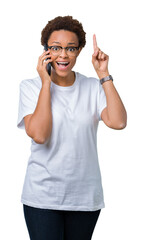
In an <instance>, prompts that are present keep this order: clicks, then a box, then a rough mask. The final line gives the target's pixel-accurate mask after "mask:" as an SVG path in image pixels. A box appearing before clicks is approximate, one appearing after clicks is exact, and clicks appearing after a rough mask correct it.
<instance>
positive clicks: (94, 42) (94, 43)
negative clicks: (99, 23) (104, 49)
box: [93, 34, 98, 51]
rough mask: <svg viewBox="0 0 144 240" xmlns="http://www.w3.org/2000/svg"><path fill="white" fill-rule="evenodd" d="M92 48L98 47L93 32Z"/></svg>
mask: <svg viewBox="0 0 144 240" xmlns="http://www.w3.org/2000/svg"><path fill="white" fill-rule="evenodd" d="M93 48H94V51H95V50H97V48H98V46H97V41H96V35H95V34H94V35H93Z"/></svg>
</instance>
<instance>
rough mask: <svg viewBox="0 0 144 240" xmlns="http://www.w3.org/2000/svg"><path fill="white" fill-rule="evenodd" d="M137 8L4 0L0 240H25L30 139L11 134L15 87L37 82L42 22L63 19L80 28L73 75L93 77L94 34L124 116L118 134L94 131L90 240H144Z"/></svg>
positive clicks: (143, 51)
mask: <svg viewBox="0 0 144 240" xmlns="http://www.w3.org/2000/svg"><path fill="white" fill-rule="evenodd" d="M142 4H143V2H142V1H140V0H137V1H132V0H131V1H130V0H127V1H124V0H121V1H115V0H109V1H107V0H101V1H97V0H94V1H93V0H89V1H85V2H83V1H81V2H80V1H74V0H73V1H66V0H61V1H58V0H55V1H44V0H41V1H33V0H32V1H30V0H29V1H28V0H25V1H18V0H13V1H10V0H9V1H5V2H3V3H1V4H0V33H1V36H0V41H1V43H0V75H1V76H0V78H1V79H0V81H1V84H0V112H1V117H0V146H1V150H0V159H1V160H0V161H1V162H0V163H1V164H0V221H1V223H0V226H1V230H0V239H4V240H5V239H6V240H7V239H15V240H19V239H21V240H28V239H29V237H28V233H27V229H26V226H25V222H24V217H23V211H22V204H21V202H20V197H21V191H22V186H23V181H24V176H25V171H26V166H27V161H28V157H29V155H30V143H31V140H30V138H29V137H28V136H27V135H26V133H25V131H24V130H20V129H18V128H17V127H16V123H17V114H18V100H19V83H20V82H21V80H23V79H27V78H33V77H35V76H37V75H38V73H37V71H36V66H37V61H38V57H39V56H40V55H41V54H42V52H43V47H42V46H41V44H40V37H41V31H42V29H43V28H44V26H45V25H46V24H47V22H48V21H49V20H51V19H52V18H54V17H56V16H65V15H72V16H73V17H74V18H77V19H78V20H79V21H80V22H82V24H83V27H84V30H85V31H86V33H87V35H86V40H87V44H86V46H85V48H84V49H83V50H82V52H81V54H80V56H79V58H78V60H77V64H76V66H75V67H74V70H75V71H79V72H81V73H82V74H85V75H87V76H93V77H97V75H96V73H95V71H94V69H93V66H92V63H91V56H92V53H93V42H92V36H93V34H94V33H95V34H96V37H97V42H98V46H99V47H100V48H101V50H102V51H103V52H105V53H106V54H108V55H109V72H110V74H111V75H112V76H113V78H114V85H115V87H116V89H117V91H118V93H119V95H120V97H121V98H122V101H123V103H124V105H125V107H126V110H127V114H128V123H127V127H126V128H125V129H124V130H113V129H110V128H108V127H106V126H105V125H104V123H103V122H100V124H99V129H98V153H99V162H100V168H101V173H102V181H103V188H104V197H105V205H106V207H105V208H104V209H103V210H102V212H101V215H100V218H99V220H98V223H97V226H96V228H95V230H94V233H93V238H92V239H93V240H95V239H98V240H104V239H111V240H115V239H117V240H122V239H123V240H128V239H131V240H136V239H138V240H143V239H144V232H143V216H144V204H143V203H144V193H143V189H144V186H143V185H144V176H143V172H144V168H143V167H144V163H143V161H144V154H143V142H144V141H143V134H144V127H143V122H144V114H143V103H144V93H143V87H144V83H143V82H144V71H143V69H144V68H143V64H144V57H143V56H144V47H143V43H144V35H143V22H144V17H143V6H142Z"/></svg>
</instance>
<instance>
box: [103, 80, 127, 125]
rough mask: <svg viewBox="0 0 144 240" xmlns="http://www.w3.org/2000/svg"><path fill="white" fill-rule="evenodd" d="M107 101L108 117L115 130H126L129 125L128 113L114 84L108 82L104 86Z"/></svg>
mask: <svg viewBox="0 0 144 240" xmlns="http://www.w3.org/2000/svg"><path fill="white" fill-rule="evenodd" d="M102 86H103V89H104V91H105V95H106V100H107V115H108V119H109V121H110V123H111V125H112V126H113V127H114V128H117V127H118V128H124V127H125V126H126V124H127V113H126V110H125V107H124V105H123V102H122V100H121V98H120V96H119V94H118V92H117V90H116V88H115V86H114V84H113V82H112V81H111V80H110V81H106V82H104V83H103V84H102Z"/></svg>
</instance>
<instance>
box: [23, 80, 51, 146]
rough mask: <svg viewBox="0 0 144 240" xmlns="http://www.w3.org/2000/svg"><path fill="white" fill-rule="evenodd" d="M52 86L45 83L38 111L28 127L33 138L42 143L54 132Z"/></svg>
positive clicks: (37, 107)
mask: <svg viewBox="0 0 144 240" xmlns="http://www.w3.org/2000/svg"><path fill="white" fill-rule="evenodd" d="M50 84H51V83H50V82H45V83H44V84H43V85H42V88H41V90H40V94H39V98H38V102H37V106H36V109H35V111H34V113H33V115H32V117H31V119H30V122H29V126H28V131H29V132H30V135H31V136H32V138H33V139H34V140H36V141H38V142H41V143H44V142H45V141H46V139H48V138H49V137H50V135H51V130H52V112H51V94H50Z"/></svg>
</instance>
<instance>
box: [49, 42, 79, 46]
mask: <svg viewBox="0 0 144 240" xmlns="http://www.w3.org/2000/svg"><path fill="white" fill-rule="evenodd" d="M52 43H57V44H61V43H60V42H52ZM72 44H76V43H75V42H70V43H68V45H72Z"/></svg>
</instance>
